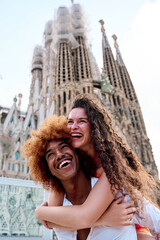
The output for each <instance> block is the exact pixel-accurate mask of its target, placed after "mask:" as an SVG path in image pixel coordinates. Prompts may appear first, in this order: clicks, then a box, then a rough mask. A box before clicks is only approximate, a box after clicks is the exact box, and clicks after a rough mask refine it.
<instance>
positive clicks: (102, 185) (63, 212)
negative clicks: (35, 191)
mask: <svg viewBox="0 0 160 240" xmlns="http://www.w3.org/2000/svg"><path fill="white" fill-rule="evenodd" d="M113 199H114V196H113V194H112V191H111V186H110V183H109V182H108V179H107V178H106V176H105V173H103V174H102V176H101V177H100V179H99V180H98V181H97V183H96V184H95V186H94V187H93V189H92V190H91V192H90V194H89V196H88V197H87V199H86V201H85V202H84V203H83V204H82V205H78V206H77V205H74V206H64V207H46V206H39V207H37V209H36V216H37V218H38V219H43V220H45V221H48V222H52V223H56V224H58V225H61V226H64V227H70V226H72V228H73V229H83V228H89V227H91V226H92V225H93V224H94V223H95V222H96V221H97V219H98V218H99V217H100V216H101V215H102V214H103V213H104V211H105V210H106V208H107V207H108V206H109V205H110V203H111V202H112V201H113Z"/></svg>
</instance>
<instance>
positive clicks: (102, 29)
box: [99, 19, 105, 33]
mask: <svg viewBox="0 0 160 240" xmlns="http://www.w3.org/2000/svg"><path fill="white" fill-rule="evenodd" d="M99 22H100V24H101V32H102V33H104V32H105V28H104V26H103V25H104V21H103V19H101V20H99Z"/></svg>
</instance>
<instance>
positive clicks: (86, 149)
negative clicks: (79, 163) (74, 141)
mask: <svg viewBox="0 0 160 240" xmlns="http://www.w3.org/2000/svg"><path fill="white" fill-rule="evenodd" d="M82 150H83V151H84V152H85V153H86V154H87V155H88V156H90V157H91V158H94V157H95V155H96V150H95V147H94V144H93V143H92V144H90V145H87V146H86V147H84V148H83V149H82Z"/></svg>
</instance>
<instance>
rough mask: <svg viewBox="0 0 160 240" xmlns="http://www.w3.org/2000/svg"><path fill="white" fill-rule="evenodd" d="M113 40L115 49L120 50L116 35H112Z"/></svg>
mask: <svg viewBox="0 0 160 240" xmlns="http://www.w3.org/2000/svg"><path fill="white" fill-rule="evenodd" d="M112 38H113V39H114V41H115V42H114V47H115V49H118V48H119V46H118V43H117V36H116V35H115V34H113V35H112Z"/></svg>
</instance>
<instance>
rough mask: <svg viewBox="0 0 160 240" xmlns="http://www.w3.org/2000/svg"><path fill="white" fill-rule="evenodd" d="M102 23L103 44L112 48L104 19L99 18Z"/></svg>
mask: <svg viewBox="0 0 160 240" xmlns="http://www.w3.org/2000/svg"><path fill="white" fill-rule="evenodd" d="M99 22H100V24H101V32H102V36H103V40H102V41H103V46H104V47H109V48H110V45H109V42H108V39H107V36H106V30H105V28H104V21H103V19H101V20H99Z"/></svg>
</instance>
